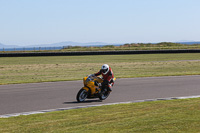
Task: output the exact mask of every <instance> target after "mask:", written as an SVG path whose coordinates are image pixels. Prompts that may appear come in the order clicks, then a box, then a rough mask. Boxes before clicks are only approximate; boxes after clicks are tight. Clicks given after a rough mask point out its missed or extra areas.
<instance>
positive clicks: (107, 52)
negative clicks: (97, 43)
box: [0, 49, 200, 57]
mask: <svg viewBox="0 0 200 133" xmlns="http://www.w3.org/2000/svg"><path fill="white" fill-rule="evenodd" d="M162 53H200V50H199V49H197V50H194V49H193V50H188V49H184V50H130V51H85V52H35V53H34V52H33V53H0V57H27V56H81V55H122V54H162Z"/></svg>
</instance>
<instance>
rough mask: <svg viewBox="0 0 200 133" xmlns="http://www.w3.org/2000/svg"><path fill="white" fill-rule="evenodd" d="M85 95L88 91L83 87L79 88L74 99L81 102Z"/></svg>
mask: <svg viewBox="0 0 200 133" xmlns="http://www.w3.org/2000/svg"><path fill="white" fill-rule="evenodd" d="M87 96H88V92H87V91H86V90H85V89H80V91H79V92H78V94H77V96H76V100H77V101H78V102H83V101H85V99H86V98H87Z"/></svg>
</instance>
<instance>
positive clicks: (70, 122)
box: [0, 53, 200, 133]
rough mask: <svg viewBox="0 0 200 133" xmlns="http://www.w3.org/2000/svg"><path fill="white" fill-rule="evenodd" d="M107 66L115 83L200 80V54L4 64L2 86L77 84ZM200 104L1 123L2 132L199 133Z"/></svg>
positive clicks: (147, 105)
mask: <svg viewBox="0 0 200 133" xmlns="http://www.w3.org/2000/svg"><path fill="white" fill-rule="evenodd" d="M104 63H107V64H109V65H110V66H111V67H112V69H113V71H114V73H115V77H117V78H125V77H126V78H128V77H151V76H168V75H170V76H173V75H174V76H175V75H200V53H197V54H144V55H111V56H106V55H102V56H100V55H98V56H54V57H53V56H52V57H9V58H6V57H3V58H0V79H1V80H0V84H13V83H30V82H44V81H63V80H79V79H82V78H83V77H84V76H85V75H87V74H90V73H94V72H97V71H98V70H99V69H100V67H101V65H102V64H104ZM199 103H200V98H196V99H185V100H171V101H155V102H144V103H132V104H120V105H111V106H102V107H91V108H84V109H75V110H68V111H58V112H51V113H45V114H36V115H29V116H19V117H10V118H0V132H3V133H4V132H13V133H24V132H27V133H29V132H37V133H38V132H39V133H40V132H41V133H43V132H58V133H60V132H73V133H74V132H75V133H76V132H80V133H82V132H87V133H88V132H91V133H93V132H100V133H104V132H109V133H110V132H123V133H124V132H187V133H188V132H199V131H200V126H199V125H200V108H199V107H200V105H199Z"/></svg>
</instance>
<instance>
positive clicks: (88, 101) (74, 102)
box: [63, 100, 102, 104]
mask: <svg viewBox="0 0 200 133" xmlns="http://www.w3.org/2000/svg"><path fill="white" fill-rule="evenodd" d="M94 102H102V100H87V101H84V102H77V101H73V102H64V103H63V104H79V103H94Z"/></svg>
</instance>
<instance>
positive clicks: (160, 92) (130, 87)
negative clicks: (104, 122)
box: [0, 75, 200, 115]
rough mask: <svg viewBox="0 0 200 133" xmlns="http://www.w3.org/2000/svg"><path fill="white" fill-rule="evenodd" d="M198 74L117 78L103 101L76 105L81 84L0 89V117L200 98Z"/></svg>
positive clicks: (4, 86) (36, 85)
mask: <svg viewBox="0 0 200 133" xmlns="http://www.w3.org/2000/svg"><path fill="white" fill-rule="evenodd" d="M199 84H200V75H196V76H168V77H150V78H127V79H117V80H116V82H115V85H114V87H113V92H112V93H111V95H110V96H109V97H108V99H106V100H105V101H102V102H101V101H99V100H98V99H89V100H87V102H84V103H77V102H76V94H77V92H78V91H79V89H80V88H81V87H82V86H83V84H82V81H63V82H45V83H29V84H12V85H1V86H0V115H4V114H12V113H20V112H30V111H37V110H48V109H55V108H66V107H75V106H85V105H94V104H104V103H116V102H126V101H134V100H144V99H155V98H167V97H181V96H193V95H200V89H199Z"/></svg>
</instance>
